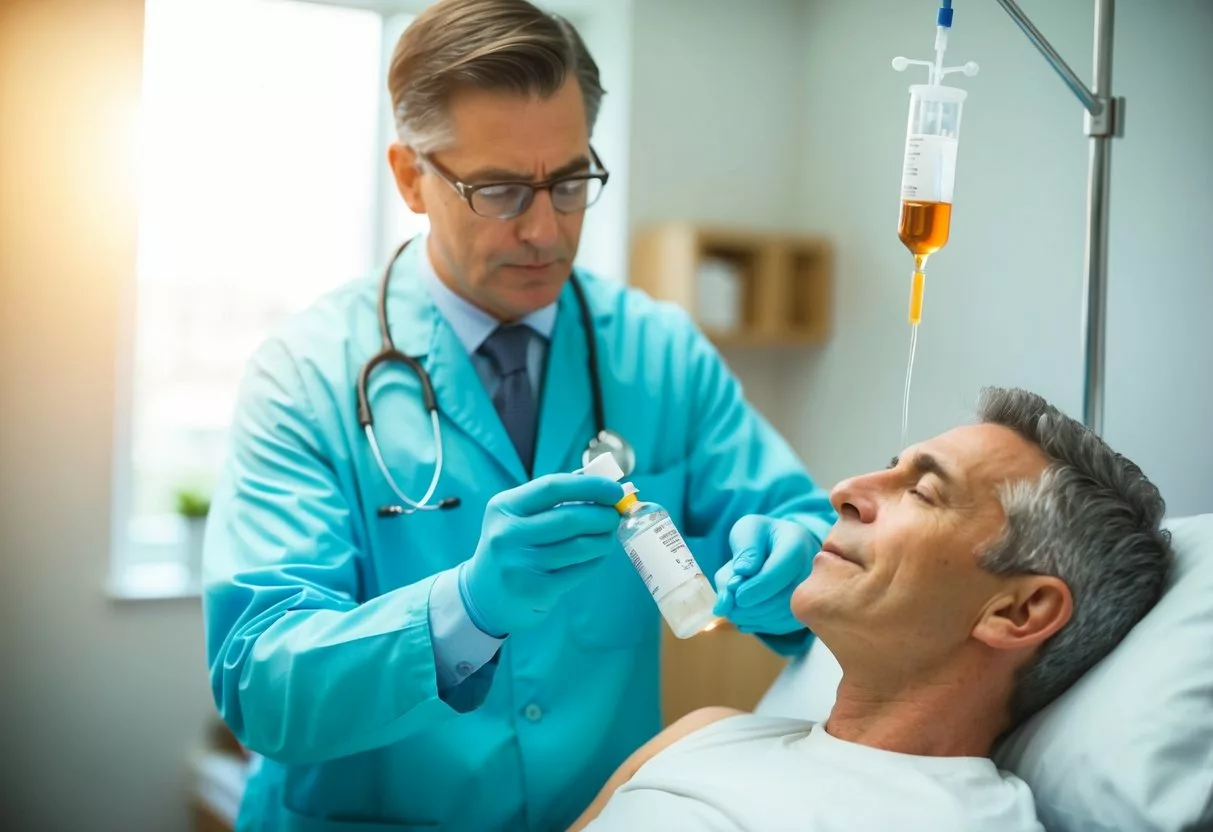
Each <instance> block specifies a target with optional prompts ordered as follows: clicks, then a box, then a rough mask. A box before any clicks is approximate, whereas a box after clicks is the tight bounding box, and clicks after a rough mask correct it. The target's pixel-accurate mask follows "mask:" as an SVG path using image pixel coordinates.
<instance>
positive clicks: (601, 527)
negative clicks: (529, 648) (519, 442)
mask: <svg viewBox="0 0 1213 832" xmlns="http://www.w3.org/2000/svg"><path fill="white" fill-rule="evenodd" d="M622 499H623V486H621V485H620V484H619V483H617V482H612V481H611V480H609V479H606V478H604V477H593V476H587V475H583V474H549V475H547V476H543V477H539V478H538V479H535V480H532V481H531V482H528V483H526V484H524V485H520V486H518V487H517V488H512V489H510V490H508V491H503V492H501V493H500V494H497V495H495V496H494V497H493V498H492V499H491V500H489V503H488V506H487V507H486V508H485V511H484V523H483V524H482V526H481V530H480V543H479V545H477V547H476V553H475V554H474V555H473V556H472V557H471V559H470V560H468V561H466V562H465V563H464V564H463V565H462V566H461V567H460V570H459V592H460V595H461V596H462V598H463V604H464V606H465V607H467V611H468V616H469V617H470V618H471V619H472V622H473V623H474V624H475V625H476V626H477V627H479V628H480V629H481V630H483V631H484V632H486V633H488V634H489V635H492V636H497V637H499V638H500V637H503V636H506V635H508V634H510V633H513V632H516V631H518V630H521V629H524V628H526V627H531V626H533V625H535V624H537V623H538V622H539V621H541V620H542V619H543V618H544V616H546V615H547V614H548V613H549V612H550V611H551V609H552V607H554V606H555V605H556V602H557V601H559V600H560V599H561V598H562V597H564V595H565V594H566V593H568V592H569V590H571V589H573V588H574V587H576V586H577V585H578V584H580V583H581V582H582V581H584V580H585V579H586V578H587V577H589V576H590V574H592V571H593V569H594V567H595V566H597V565H598V562H599V561H601V560H602V559H603V558H604V557H606V556H607V555H609V554H611V552H612V551H613V550H614V549H615V548H616V547H617V545H618V542H617V539H616V537H615V530H616V529H617V528H618V527H619V513H618V512H617V511H616V510H615V509H614V505H615V503H617V502H619V501H620V500H622ZM568 503H573V504H574V505H562V504H568Z"/></svg>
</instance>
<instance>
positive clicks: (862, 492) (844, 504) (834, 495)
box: [830, 477, 877, 523]
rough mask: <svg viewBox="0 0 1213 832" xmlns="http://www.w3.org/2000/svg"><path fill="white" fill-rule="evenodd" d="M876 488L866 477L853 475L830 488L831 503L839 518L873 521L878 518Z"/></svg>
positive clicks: (865, 521) (853, 520) (862, 521)
mask: <svg viewBox="0 0 1213 832" xmlns="http://www.w3.org/2000/svg"><path fill="white" fill-rule="evenodd" d="M876 496H877V495H876V490H875V488H873V484H872V483H870V482H867V480H866V478H865V477H851V478H850V479H845V480H843V481H842V482H840V483H838V484H837V485H835V486H834V488H832V489H831V490H830V505H832V506H834V510H835V511H836V512H838V517H839V519H842V520H849V521H851V522H860V523H871V522H872V521H873V520H875V519H876V508H877V500H876Z"/></svg>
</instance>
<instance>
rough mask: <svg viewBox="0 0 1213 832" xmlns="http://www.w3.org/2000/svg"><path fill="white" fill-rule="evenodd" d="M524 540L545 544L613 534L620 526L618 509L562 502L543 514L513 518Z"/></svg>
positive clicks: (535, 543) (530, 542)
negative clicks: (563, 503)
mask: <svg viewBox="0 0 1213 832" xmlns="http://www.w3.org/2000/svg"><path fill="white" fill-rule="evenodd" d="M512 522H513V524H514V525H515V527H516V528H517V530H518V535H519V537H520V539H521V538H523V537H525V539H526V541H527V543H529V544H533V545H544V544H548V543H559V542H560V541H562V540H575V539H577V538H579V537H584V536H586V535H599V534H608V533H611V534H613V533H614V532H615V530H616V529H618V528H619V512H617V511H615V509H613V508H606V507H604V506H595V505H584V504H582V505H563V506H557V507H556V508H551V509H548V510H547V511H545V512H543V513H542V514H535V515H532V516H530V517H519V518H517V519H515V520H513V521H512Z"/></svg>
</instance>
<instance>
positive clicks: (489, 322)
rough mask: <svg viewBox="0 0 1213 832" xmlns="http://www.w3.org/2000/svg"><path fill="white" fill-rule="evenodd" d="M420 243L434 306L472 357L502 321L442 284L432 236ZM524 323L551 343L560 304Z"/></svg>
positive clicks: (424, 274)
mask: <svg viewBox="0 0 1213 832" xmlns="http://www.w3.org/2000/svg"><path fill="white" fill-rule="evenodd" d="M417 243H418V244H419V245H421V246H422V249H423V253H422V256H421V257H419V258H418V259H417V262H418V264H419V267H420V269H421V275H422V278H423V279H424V280H425V284H426V288H427V289H429V292H430V297H431V298H433V300H434V306H435V307H437V309H438V313H439V314H440V315H442V317H443V318H445V319H446V322H447V323H448V324H450V325H451V329H453V330H454V331H455V337H457V338H458V339H459V343H461V344H463V348H464V349H465V350H467V353H468V355H472V354H473V353H475V352H476V350H478V349H480V345H481V344H483V343H484V342H485V339H487V338H488V337H489V336H490V335H492V334H493V330H495V329H497V327H498V325H499V324H500V321H498V320H497V319H496V318H494V317H493V316H492V315H490V314H489V313H487V312H485V311H484V310H483V309H480V308H479V307H477V306H475V305H473V304H471V303H469V302H468V301H467V300H464V299H463V298H461V297H460V296H459V295H457V294H455V293H454V292H453V291H451V288H450V287H449V286H447V285H446V284H445V283H443V282H442V278H440V277H438V272H437V271H436V270H435V269H434V264H433V262H432V261H431V260H430V256H429V237H428V236H425V237H421V238H419V239H418V240H417ZM520 323H523V324H526V325H527V326H529V327H530V328H531V329H532V330H534V331H535V332H537V333H538V334H540V335H542V336H543V337H544V338H545V339H548V340H551V338H552V329H553V328H554V327H555V326H556V304H555V303H549V304H548V305H547V306H544V307H542V308H541V309H536V310H535V311H534V312H532V313H531V314H529V315H527V316H526V317H525V318H523V319H522V320H521V321H520Z"/></svg>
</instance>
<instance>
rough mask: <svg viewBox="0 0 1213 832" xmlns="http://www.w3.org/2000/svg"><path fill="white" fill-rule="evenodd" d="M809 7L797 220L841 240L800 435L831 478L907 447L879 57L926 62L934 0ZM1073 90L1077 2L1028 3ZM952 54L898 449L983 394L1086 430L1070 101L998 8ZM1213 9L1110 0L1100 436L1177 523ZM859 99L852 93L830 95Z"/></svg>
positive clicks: (1203, 445) (898, 149)
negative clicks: (948, 229) (1112, 117)
mask: <svg viewBox="0 0 1213 832" xmlns="http://www.w3.org/2000/svg"><path fill="white" fill-rule="evenodd" d="M876 5H877V4H875V3H872V2H864V3H856V2H853V1H852V0H810V2H808V4H807V7H806V8H807V19H806V27H805V30H804V34H803V40H802V43H803V46H802V53H803V62H802V64H801V69H800V71H801V73H802V74H803V76H804V78H805V79H806V82H807V83H806V94H805V98H804V102H805V113H804V115H805V132H804V146H803V150H802V158H803V159H804V160H805V164H804V166H803V167H802V169H801V177H802V178H801V182H802V184H803V190H802V192H801V195H802V200H801V203H800V216H801V217H802V219H803V223H804V226H805V228H806V229H810V230H814V231H822V232H825V233H827V234H829V235H830V236H832V237H833V238H834V239H835V240H836V242H837V245H838V248H839V256H838V262H837V265H838V273H837V275H836V277H837V291H836V308H835V312H834V314H835V320H836V321H837V326H836V327H835V335H834V338H833V340H832V342H831V343H830V345H829V346H828V347H827V348H826V349H825V350H823V351H821V353H820V354H819V355H817V356H814V357H811V358H810V359H809V360H808V361H806V362H805V366H804V369H803V370H802V372H801V374H800V379H799V385H798V389H797V390H796V393H795V396H794V400H795V404H794V405H792V407H793V408H794V409H795V411H796V412H798V413H799V427H793V428H791V430H792V431H793V439H794V441H795V442H796V444H797V446H798V447H799V448H800V449H801V450H802V451H803V452H804V453H805V455H806V457H807V459H808V460H809V462H810V465H811V466H812V468H813V470H814V472H816V473H817V475H818V476H819V477H820V478H821V479H823V480H825V481H827V482H833V481H835V480H836V479H837V478H839V477H843V476H847V475H849V474H852V473H854V472H856V471H860V470H868V469H870V468H871V467H872V466H876V465H883V464H885V463H886V462H887V460H888V459H889V457H890V456H891V455H892V454H893V453H895V452H896V451H897V450H898V447H897V446H898V444H899V443H900V423H901V395H902V386H903V381H904V373H905V361H906V355H907V350H908V346H909V326H908V324H907V323H906V318H905V316H906V307H907V299H908V293H909V274H910V269H911V261H910V258H909V255H908V254H907V253H906V251H905V249H904V248H903V247H902V246H901V244H900V242H899V241H898V239H897V206H898V186H899V183H900V167H901V154H902V149H903V142H904V134H905V118H906V112H907V104H908V96H907V92H906V87H907V85H908V84H910V83H920V82H921V80H922V77H921V75H914V74H913V73H912V72H907V73H905V74H899V73H896V72H894V71H893V70H892V68H891V67H890V63H889V62H890V60H891V59H892V58H893V57H894V56H896V55H901V54H904V55H907V57H912V58H927V57H930V56H931V50H932V49H933V37H934V12H933V9H934V7H935V6H936V5H937V4H935V3H934V2H933V0H915V2H901V0H899V1H898V2H893V0H885V1H884V2H881V3H879V4H878V5H879V14H874V13H873V12H874V6H876ZM1020 5H1021V6H1022V8H1023V9H1024V10H1025V11H1026V12H1027V13H1028V14H1029V15H1030V16H1031V17H1032V18H1033V20H1034V21H1035V22H1036V24H1037V25H1038V27H1039V28H1040V29H1041V30H1042V31H1043V32H1044V33H1045V34H1046V36H1047V37H1049V39H1050V40H1051V41H1052V42H1053V44H1054V46H1055V47H1056V48H1057V49H1058V51H1059V52H1060V53H1061V54H1062V55H1063V56H1064V57H1066V59H1067V60H1068V61H1069V62H1070V63H1071V64H1072V66H1074V68H1075V70H1076V71H1077V72H1078V73H1079V74H1080V75H1081V76H1082V77H1083V78H1090V74H1091V58H1090V56H1091V39H1092V27H1093V4H1092V3H1089V2H1066V3H1055V2H1046V0H1023V2H1021V4H1020ZM956 8H957V11H956V24H955V29H954V31H953V34H952V36H951V41H950V49H949V52H950V56H951V58H952V63H963V62H964V61H967V60H975V61H977V62H978V63H979V64H980V65H981V72H980V74H978V75H977V76H976V77H974V78H965V77H964V76H952V79H956V78H960V80H959V81H955V83H956V84H957V85H958V86H962V87H964V88H966V89H967V90H969V93H970V95H969V99H968V101H967V103H966V105H965V111H964V119H963V124H962V128H961V144H960V155H959V165H958V173H957V187H956V213H955V215H954V218H953V223H952V238H951V241H950V242H949V243H948V246H947V247H946V248H945V249H944V250H943V251H942V252H940V253H939V254H937V255H935V256H934V257H933V258H932V259H931V261H930V262H929V263H928V266H927V290H926V305H925V310H924V317H923V323H922V325H921V327H920V329H921V332H920V336H919V345H918V357H917V362H916V366H915V370H914V389H913V391H912V394H911V395H912V401H911V420H910V441H911V442H914V441H916V440H919V439H922V438H925V437H927V436H930V435H932V434H934V433H936V432H939V431H941V430H944V429H946V428H948V427H949V426H951V425H953V424H955V423H957V422H958V421H959V420H962V419H966V418H968V417H969V415H970V414H971V408H972V405H973V403H974V402H975V400H976V396H977V392H978V389H979V388H980V387H981V386H982V385H985V384H1001V385H1018V386H1024V387H1028V388H1031V389H1033V390H1035V391H1037V392H1039V393H1041V394H1042V395H1044V396H1046V397H1048V398H1049V399H1051V400H1052V401H1053V402H1054V403H1056V404H1057V405H1058V406H1060V407H1062V408H1063V409H1064V410H1066V411H1067V412H1069V413H1070V414H1071V415H1074V416H1076V417H1079V418H1081V415H1082V414H1081V408H1082V379H1083V345H1082V343H1081V340H1080V330H1079V324H1080V319H1081V304H1082V269H1083V234H1084V200H1085V191H1086V169H1087V140H1086V138H1085V137H1084V135H1083V131H1082V109H1081V105H1080V104H1079V103H1078V102H1077V101H1076V100H1075V99H1074V98H1073V97H1072V95H1071V94H1070V93H1069V92H1068V90H1066V89H1065V87H1064V86H1063V85H1062V84H1061V82H1060V80H1059V79H1058V78H1057V77H1056V76H1055V75H1054V74H1053V72H1052V70H1051V69H1050V68H1049V67H1048V65H1047V64H1046V63H1045V62H1044V61H1043V59H1042V58H1040V56H1039V55H1038V54H1037V53H1036V51H1035V50H1034V48H1033V47H1032V46H1031V45H1030V44H1029V42H1028V41H1027V39H1026V38H1025V37H1024V36H1023V34H1022V33H1021V32H1020V31H1019V29H1018V28H1017V27H1016V26H1015V25H1014V24H1013V22H1012V21H1011V19H1010V18H1009V17H1008V16H1007V15H1006V14H1005V13H1004V12H1003V11H1002V10H1001V8H1000V7H999V6H998V5H997V4H996V3H995V2H993V0H989V2H968V3H963V4H957V7H956ZM1210 43H1213V4H1210V3H1208V2H1207V0H1166V2H1157V0H1120V2H1119V3H1117V29H1116V56H1115V61H1116V62H1115V72H1114V79H1113V85H1114V90H1115V91H1116V92H1117V94H1120V95H1124V96H1126V97H1127V98H1128V110H1127V113H1128V121H1127V129H1126V134H1125V137H1124V138H1123V139H1119V140H1117V142H1116V143H1115V146H1114V149H1113V165H1112V180H1113V188H1112V202H1111V210H1112V214H1111V238H1112V244H1111V247H1110V256H1111V264H1110V268H1109V280H1110V306H1109V330H1108V339H1109V351H1108V365H1109V367H1108V375H1107V409H1106V413H1107V416H1106V421H1105V431H1104V435H1105V436H1106V438H1107V439H1108V440H1109V442H1110V443H1111V444H1112V445H1113V446H1115V447H1116V448H1118V449H1119V450H1121V451H1123V452H1125V453H1126V454H1128V455H1129V456H1131V457H1132V458H1134V459H1135V460H1136V461H1137V462H1138V463H1139V464H1140V465H1141V466H1142V467H1143V469H1144V470H1145V471H1146V473H1147V474H1149V475H1150V476H1152V477H1153V478H1154V480H1155V481H1156V482H1157V483H1158V484H1159V486H1160V488H1162V490H1163V493H1164V496H1166V497H1167V498H1168V501H1169V507H1170V509H1171V511H1172V512H1173V513H1189V512H1194V511H1210V510H1213V475H1210V473H1209V472H1210V470H1213V431H1210V430H1209V429H1208V426H1209V425H1210V424H1211V423H1213V369H1210V368H1211V367H1213V329H1211V328H1210V327H1209V325H1208V317H1209V313H1210V311H1213V279H1211V277H1213V275H1211V272H1213V266H1211V265H1210V264H1211V263H1213V256H1211V255H1213V247H1211V243H1210V235H1209V228H1210V226H1211V225H1213V157H1211V156H1210V154H1209V153H1208V148H1209V141H1210V139H1209V137H1210V136H1211V135H1213V106H1210V105H1213V95H1211V93H1210V87H1209V79H1210V78H1213V50H1210V48H1209V44H1210ZM855 90H857V91H859V92H860V94H849V95H848V94H845V93H846V92H847V91H855Z"/></svg>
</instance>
